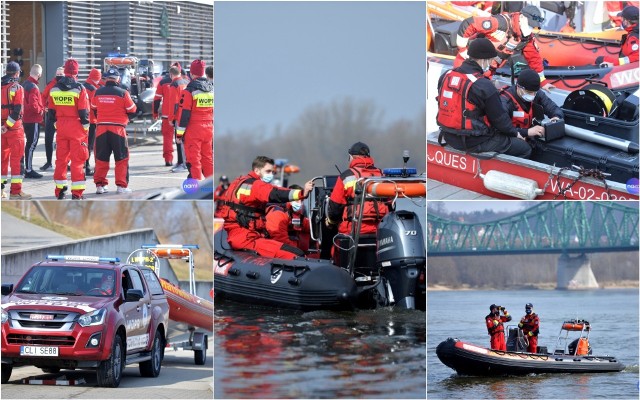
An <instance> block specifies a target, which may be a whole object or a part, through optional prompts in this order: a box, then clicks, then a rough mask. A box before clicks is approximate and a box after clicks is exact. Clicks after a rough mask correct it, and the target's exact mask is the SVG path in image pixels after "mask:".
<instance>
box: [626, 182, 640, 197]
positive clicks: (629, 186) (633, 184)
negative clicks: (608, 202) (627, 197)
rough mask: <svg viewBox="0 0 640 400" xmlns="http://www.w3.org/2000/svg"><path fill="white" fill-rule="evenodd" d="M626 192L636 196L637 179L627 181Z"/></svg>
mask: <svg viewBox="0 0 640 400" xmlns="http://www.w3.org/2000/svg"><path fill="white" fill-rule="evenodd" d="M627 192H628V193H631V194H636V195H637V194H638V192H639V190H638V178H631V179H629V180H628V181H627Z"/></svg>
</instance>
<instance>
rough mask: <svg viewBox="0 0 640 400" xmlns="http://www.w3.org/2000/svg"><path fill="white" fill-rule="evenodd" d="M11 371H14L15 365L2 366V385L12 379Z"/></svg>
mask: <svg viewBox="0 0 640 400" xmlns="http://www.w3.org/2000/svg"><path fill="white" fill-rule="evenodd" d="M11 371H13V365H11V364H2V383H7V382H9V378H11Z"/></svg>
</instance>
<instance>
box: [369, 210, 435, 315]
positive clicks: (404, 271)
mask: <svg viewBox="0 0 640 400" xmlns="http://www.w3.org/2000/svg"><path fill="white" fill-rule="evenodd" d="M377 241H378V250H377V252H376V256H377V260H376V266H377V267H378V268H379V269H380V274H381V275H382V277H384V278H385V280H386V285H387V288H386V289H387V297H388V300H389V302H391V303H395V304H396V306H400V307H402V308H408V309H415V308H419V309H423V308H424V306H425V305H424V304H418V305H417V307H416V297H417V296H419V293H418V290H419V287H418V278H419V276H420V272H421V271H422V270H424V269H425V266H426V247H425V241H424V235H423V232H422V225H421V224H420V220H419V219H418V216H417V215H416V213H414V212H412V211H405V210H398V211H395V212H391V213H389V214H387V215H385V216H384V218H382V221H381V222H380V224H379V225H378V233H377ZM420 301H422V299H421V300H420Z"/></svg>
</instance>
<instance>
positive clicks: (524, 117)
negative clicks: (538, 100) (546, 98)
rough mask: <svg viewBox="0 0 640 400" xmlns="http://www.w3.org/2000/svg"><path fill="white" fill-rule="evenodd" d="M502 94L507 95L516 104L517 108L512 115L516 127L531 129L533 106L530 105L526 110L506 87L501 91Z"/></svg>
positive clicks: (512, 121)
mask: <svg viewBox="0 0 640 400" xmlns="http://www.w3.org/2000/svg"><path fill="white" fill-rule="evenodd" d="M500 95H501V96H503V95H505V96H506V97H507V98H508V99H509V101H511V103H513V105H514V106H515V110H513V113H512V115H511V123H512V124H513V126H515V127H516V128H524V129H529V128H531V125H532V124H533V106H531V107H529V111H525V110H524V108H522V106H521V105H520V102H518V100H517V99H516V98H515V97H514V96H513V94H511V92H509V91H508V90H506V89H502V90H501V91H500Z"/></svg>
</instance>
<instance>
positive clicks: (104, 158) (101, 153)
mask: <svg viewBox="0 0 640 400" xmlns="http://www.w3.org/2000/svg"><path fill="white" fill-rule="evenodd" d="M93 154H94V158H95V159H96V170H95V172H94V173H93V183H95V184H96V186H107V185H108V184H109V180H108V179H107V173H109V161H110V160H111V154H113V158H114V159H115V161H116V185H117V186H120V187H125V188H126V187H127V186H129V145H128V144H127V132H126V131H125V129H124V127H122V126H117V125H98V128H97V129H96V144H95V150H94V152H93Z"/></svg>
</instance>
